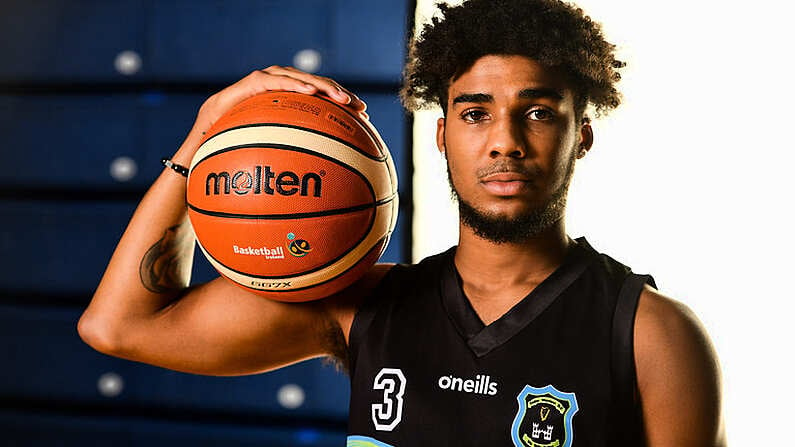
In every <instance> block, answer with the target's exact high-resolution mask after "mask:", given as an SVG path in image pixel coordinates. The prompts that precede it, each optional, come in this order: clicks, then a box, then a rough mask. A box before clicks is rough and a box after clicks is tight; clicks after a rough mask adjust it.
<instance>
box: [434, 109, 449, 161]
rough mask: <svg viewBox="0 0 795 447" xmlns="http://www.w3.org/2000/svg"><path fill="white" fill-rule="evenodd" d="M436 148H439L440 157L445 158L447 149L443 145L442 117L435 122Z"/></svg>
mask: <svg viewBox="0 0 795 447" xmlns="http://www.w3.org/2000/svg"><path fill="white" fill-rule="evenodd" d="M436 147H437V148H439V152H441V153H442V155H444V156H447V155H446V154H445V151H446V150H447V148H446V147H445V145H444V117H441V118H439V119H438V120H436Z"/></svg>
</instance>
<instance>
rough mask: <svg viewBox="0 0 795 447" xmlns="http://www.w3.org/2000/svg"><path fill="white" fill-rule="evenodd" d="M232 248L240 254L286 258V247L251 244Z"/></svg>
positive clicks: (266, 257)
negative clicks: (253, 245) (256, 246)
mask: <svg viewBox="0 0 795 447" xmlns="http://www.w3.org/2000/svg"><path fill="white" fill-rule="evenodd" d="M232 250H234V251H235V253H237V254H239V255H251V256H265V259H284V249H282V247H274V248H266V247H258V248H254V247H251V246H248V247H238V246H237V245H233V246H232Z"/></svg>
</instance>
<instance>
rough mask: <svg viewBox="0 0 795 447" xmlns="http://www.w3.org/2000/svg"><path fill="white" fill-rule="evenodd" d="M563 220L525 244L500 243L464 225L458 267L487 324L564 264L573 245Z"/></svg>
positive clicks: (466, 288)
mask: <svg viewBox="0 0 795 447" xmlns="http://www.w3.org/2000/svg"><path fill="white" fill-rule="evenodd" d="M563 220H564V219H560V220H559V221H558V222H557V223H555V224H554V225H552V226H551V227H550V228H548V229H547V230H545V231H543V232H542V233H540V234H538V235H536V236H533V237H531V238H529V239H527V240H526V241H523V242H521V243H503V244H497V243H495V242H492V241H488V240H486V239H483V238H481V237H479V236H477V235H475V234H474V232H473V231H472V229H471V228H469V227H466V226H464V225H462V226H461V228H460V233H459V234H460V236H459V244H458V248H457V250H456V253H455V266H456V269H457V270H458V273H459V275H461V279H462V282H463V289H464V293H465V294H466V295H467V298H469V300H470V302H471V304H472V305H473V307H474V308H475V309H476V310H477V311H478V314H479V315H480V316H481V319H482V320H483V321H484V323H486V324H488V323H489V322H490V321H493V320H494V319H496V317H499V316H500V315H502V313H504V311H506V310H507V309H509V308H510V307H512V306H513V305H515V304H516V303H518V302H519V301H521V299H522V298H523V297H524V296H526V295H527V294H528V293H530V292H531V291H532V290H533V289H534V288H535V286H537V285H538V284H539V283H540V282H541V281H543V280H544V279H546V278H547V277H548V276H549V275H550V274H552V272H554V271H555V269H557V268H558V267H559V266H560V264H561V263H562V262H563V259H564V257H565V256H566V253H567V251H568V249H569V245H570V241H569V238H568V236H567V235H566V229H565V224H564V222H563Z"/></svg>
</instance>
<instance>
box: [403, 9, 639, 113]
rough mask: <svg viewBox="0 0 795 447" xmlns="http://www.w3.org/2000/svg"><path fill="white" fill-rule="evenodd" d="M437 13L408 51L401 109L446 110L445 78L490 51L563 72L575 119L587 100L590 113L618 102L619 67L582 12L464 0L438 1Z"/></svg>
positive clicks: (596, 28) (453, 76)
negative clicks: (460, 1) (454, 0)
mask: <svg viewBox="0 0 795 447" xmlns="http://www.w3.org/2000/svg"><path fill="white" fill-rule="evenodd" d="M439 10H440V12H441V14H440V15H437V16H434V17H433V19H432V20H431V22H430V23H428V24H426V25H425V26H424V27H423V28H422V31H421V32H420V33H419V36H416V35H415V37H414V39H413V40H412V43H411V46H410V49H409V59H408V63H407V64H406V68H405V72H404V85H403V88H402V89H401V98H402V99H403V103H404V105H405V106H406V108H407V109H409V110H418V109H422V108H428V107H431V106H433V105H439V106H440V107H441V108H442V110H445V109H446V106H447V89H448V88H449V86H450V82H451V81H452V80H455V79H456V78H458V77H459V76H461V75H462V74H464V73H465V72H466V71H467V70H468V69H469V68H471V67H472V65H473V64H474V63H475V61H477V60H478V59H479V58H481V57H483V56H486V55H492V54H504V55H521V56H526V57H529V58H530V59H533V60H535V61H537V62H538V63H540V64H542V65H544V66H546V67H550V68H554V69H559V70H562V72H563V73H565V74H566V75H568V77H569V80H570V82H571V85H572V89H573V90H574V93H575V109H576V112H577V114H578V116H580V117H582V116H583V114H584V113H585V109H586V107H587V105H588V103H590V104H592V105H593V107H594V109H595V111H596V114H597V115H600V114H604V113H606V112H608V111H610V110H612V109H614V108H616V107H617V106H618V105H619V104H620V103H621V94H620V93H619V92H618V90H616V87H615V84H616V82H617V81H618V80H619V79H621V75H620V74H619V69H620V68H622V67H624V66H625V65H626V64H625V63H624V62H622V61H619V60H617V59H616V58H615V55H614V53H615V48H616V47H615V45H613V44H611V43H609V42H607V41H606V40H605V38H604V36H603V35H602V30H601V25H600V24H599V23H596V22H594V21H593V20H591V18H590V17H588V16H587V15H585V13H584V12H583V11H582V9H580V8H578V7H576V6H574V5H571V4H568V3H564V2H561V1H559V0H468V1H466V2H464V3H463V4H461V5H460V6H451V5H449V4H445V3H443V4H440V5H439ZM585 119H587V118H585Z"/></svg>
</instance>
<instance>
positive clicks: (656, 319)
mask: <svg viewBox="0 0 795 447" xmlns="http://www.w3.org/2000/svg"><path fill="white" fill-rule="evenodd" d="M635 321H636V323H635V349H634V350H635V363H636V368H637V377H638V390H639V391H640V395H641V402H643V413H644V418H645V419H646V426H647V431H648V432H649V433H648V435H649V437H650V438H651V439H668V438H667V436H668V435H666V434H665V430H666V427H667V426H668V425H669V423H670V422H671V421H679V419H682V420H681V421H679V422H682V423H685V422H687V421H686V420H688V418H690V419H689V420H696V419H697V420H700V421H701V423H700V428H698V429H696V430H691V431H689V432H688V433H687V437H686V439H687V440H688V441H687V442H685V441H684V440H679V441H681V442H677V443H676V444H677V445H718V444H719V443H715V441H714V440H715V439H718V438H720V437H722V427H721V414H720V413H721V411H720V391H721V384H720V368H719V365H718V360H717V356H716V354H715V350H714V348H713V346H712V343H711V342H710V339H709V336H708V335H707V332H706V330H705V329H704V327H703V326H702V324H701V322H700V321H699V320H698V318H697V317H696V315H695V313H693V311H692V310H690V308H688V307H687V306H686V305H685V304H683V303H681V302H679V301H677V300H674V299H672V298H670V297H667V296H665V295H663V294H661V293H660V292H658V291H657V290H655V289H654V288H653V287H650V286H648V285H647V286H646V287H645V288H644V290H643V291H642V292H641V294H640V299H639V302H638V311H637V316H636V320H635ZM672 396H674V397H673V398H672ZM673 402H678V404H674V403H673ZM685 409H686V410H685ZM666 418H667V419H666ZM683 439H684V438H683ZM708 440H709V441H708Z"/></svg>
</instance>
